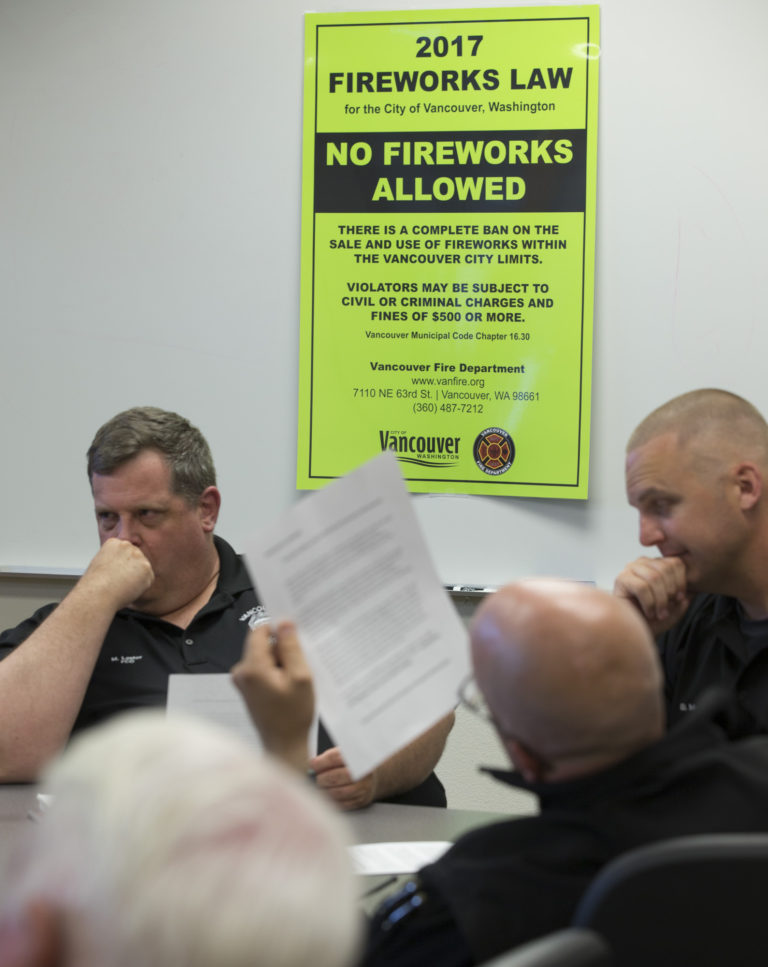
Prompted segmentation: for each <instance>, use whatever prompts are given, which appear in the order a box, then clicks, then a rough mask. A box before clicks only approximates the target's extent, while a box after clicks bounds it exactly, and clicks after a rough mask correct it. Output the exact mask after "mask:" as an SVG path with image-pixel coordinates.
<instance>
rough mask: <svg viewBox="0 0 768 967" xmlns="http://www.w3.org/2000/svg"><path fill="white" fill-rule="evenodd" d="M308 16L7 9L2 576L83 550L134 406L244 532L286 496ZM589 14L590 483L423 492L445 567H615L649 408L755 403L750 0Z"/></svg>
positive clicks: (4, 0)
mask: <svg viewBox="0 0 768 967" xmlns="http://www.w3.org/2000/svg"><path fill="white" fill-rule="evenodd" d="M402 6H403V4H402V3H397V2H386V0H379V2H372V3H369V4H365V3H360V2H349V3H343V4H335V5H334V4H327V3H320V4H319V5H316V6H315V7H314V8H313V9H316V10H351V9H360V10H364V9H382V8H387V9H398V8H401V7H402ZM446 6H460V7H461V6H466V5H465V4H460V3H454V4H446V3H429V2H422V3H419V4H418V7H419V8H424V9H428V8H438V9H439V8H441V7H442V8H444V7H446ZM488 6H491V5H488ZM304 9H305V8H304V7H303V5H301V4H299V3H297V2H296V0H281V2H279V3H267V2H264V0H133V2H126V0H0V131H2V137H0V172H1V173H2V177H1V178H0V325H1V326H2V329H1V330H0V331H1V332H2V377H0V454H2V458H1V459H2V463H1V464H0V468H1V469H0V506H2V527H1V528H0V567H3V568H10V569H29V570H31V571H39V572H42V573H45V572H50V571H55V570H56V569H65V570H66V569H69V570H79V569H82V568H83V567H84V566H85V565H86V564H87V562H88V560H89V559H90V557H91V555H92V554H93V552H94V551H95V549H96V533H95V526H94V524H93V521H92V511H91V505H90V499H89V492H88V486H87V481H86V478H85V458H84V454H85V450H86V448H87V447H88V445H89V443H90V440H91V437H92V435H93V432H94V431H95V429H96V428H97V427H98V426H99V425H100V424H101V423H102V422H103V421H104V420H105V419H107V418H108V417H110V416H112V415H113V414H114V413H116V412H117V411H118V410H121V409H124V408H125V407H128V406H132V405H136V404H155V405H159V406H163V407H167V408H169V409H175V410H178V411H179V412H181V413H183V414H184V415H185V416H188V417H189V418H190V419H192V420H193V422H195V423H196V424H197V425H198V426H200V428H201V429H202V430H203V432H204V433H205V434H206V436H207V437H208V439H209V441H210V443H211V446H212V448H213V451H214V456H215V458H216V463H217V468H218V471H219V483H220V486H221V489H222V491H223V494H224V506H223V511H222V516H221V519H220V525H219V532H220V533H221V534H222V535H223V536H224V537H227V538H228V539H229V540H230V541H231V542H232V543H233V544H235V545H236V546H238V547H242V545H243V544H244V543H245V541H246V539H247V538H248V536H249V535H251V534H253V533H256V532H258V530H259V527H260V524H261V522H262V521H263V520H264V519H265V518H267V517H272V516H273V515H274V514H275V513H277V512H279V511H281V510H283V509H284V508H285V507H287V506H288V505H289V504H290V503H291V502H292V501H294V500H295V499H297V497H298V496H299V495H298V494H297V491H296V489H295V482H294V477H295V460H296V456H295V440H296V416H297V403H296V399H297V379H298V377H297V353H298V306H299V290H298V280H299V261H298V260H299V210H300V199H299V189H300V157H301V143H300V133H301V91H302V71H303V13H304ZM601 32H602V46H603V56H602V61H601V65H600V88H601V93H600V131H599V161H598V222H597V239H598V241H597V258H596V265H597V277H596V311H595V353H594V379H593V421H592V464H591V485H590V498H589V500H588V501H586V502H576V501H560V500H536V499H510V498H501V497H493V498H491V497H488V498H484V497H465V496H456V497H447V496H434V497H431V496H420V497H416V498H414V499H415V501H416V507H417V513H418V515H419V518H420V520H421V522H422V524H423V526H424V529H425V533H426V536H427V540H428V543H429V546H430V548H431V549H432V552H433V555H434V558H435V561H436V564H437V566H438V570H439V572H440V574H441V577H443V579H444V580H445V582H446V583H448V584H480V585H496V584H499V583H502V582H503V581H505V580H507V579H510V578H514V577H519V576H522V575H526V574H544V573H547V574H560V575H563V576H570V577H575V578H580V579H584V580H593V581H596V582H597V583H598V585H600V586H608V585H610V582H611V579H612V577H613V574H614V573H615V571H616V570H618V568H619V567H620V566H621V565H622V564H623V563H624V561H625V560H627V559H629V558H630V557H632V556H634V555H635V554H636V553H637V551H638V545H637V539H636V523H635V519H634V514H633V513H632V512H631V511H630V510H629V508H627V507H626V505H625V500H624V489H623V449H624V442H625V439H626V436H627V434H628V433H629V431H630V430H631V429H632V427H633V426H634V425H635V423H636V422H637V421H638V420H639V419H640V418H641V417H642V416H643V415H644V414H645V412H647V411H648V410H649V409H651V408H652V407H653V406H655V405H657V404H658V403H660V402H662V401H663V400H664V399H666V398H668V397H669V396H672V395H674V394H676V393H678V392H682V391H684V390H688V389H692V388H694V387H697V386H704V385H717V386H721V387H724V388H726V389H731V390H734V391H736V392H740V393H742V394H743V395H745V396H747V397H748V398H749V399H751V400H752V401H753V402H755V403H756V404H757V405H758V406H759V407H760V408H762V409H763V411H764V412H768V381H766V377H765V373H764V370H765V360H766V359H767V358H768V327H767V326H766V320H768V305H767V303H768V286H767V285H766V265H767V263H768V259H767V258H766V244H765V239H764V233H765V230H766V226H768V191H766V185H765V174H764V172H765V158H766V157H768V132H767V131H766V110H765V107H764V98H765V90H766V89H767V88H768V58H767V57H766V54H765V37H766V36H768V4H766V3H765V0H732V2H730V3H728V4H727V5H726V4H723V3H714V2H710V0H646V2H644V3H642V4H641V3H634V4H630V3H627V2H626V0H605V2H604V3H603V4H602V17H601Z"/></svg>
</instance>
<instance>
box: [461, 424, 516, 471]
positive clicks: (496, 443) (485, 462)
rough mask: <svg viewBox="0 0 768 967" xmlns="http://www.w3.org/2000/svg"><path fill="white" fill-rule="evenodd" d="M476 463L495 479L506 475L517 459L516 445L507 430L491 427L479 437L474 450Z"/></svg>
mask: <svg viewBox="0 0 768 967" xmlns="http://www.w3.org/2000/svg"><path fill="white" fill-rule="evenodd" d="M472 455H473V456H474V458H475V463H476V464H477V465H478V467H479V468H480V469H481V470H482V471H483V473H488V474H490V475H491V476H493V477H497V476H498V475H499V474H501V473H506V472H507V470H509V468H510V467H511V466H512V461H513V460H514V459H515V444H514V443H513V442H512V437H511V436H510V435H509V434H508V433H507V431H506V430H502V429H501V427H499V426H489V427H488V429H487V430H483V431H482V433H479V434H478V435H477V438H476V439H475V444H474V446H473V448H472Z"/></svg>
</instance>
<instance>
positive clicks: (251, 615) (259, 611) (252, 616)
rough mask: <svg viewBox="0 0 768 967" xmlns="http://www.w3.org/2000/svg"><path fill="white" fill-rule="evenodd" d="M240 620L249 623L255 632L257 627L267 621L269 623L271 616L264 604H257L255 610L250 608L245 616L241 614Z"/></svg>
mask: <svg viewBox="0 0 768 967" xmlns="http://www.w3.org/2000/svg"><path fill="white" fill-rule="evenodd" d="M238 620H239V621H247V622H248V627H249V628H250V629H251V630H253V629H254V628H255V627H256V625H262V624H264V622H265V621H269V615H268V614H267V611H266V608H265V607H264V605H263V604H257V605H256V607H255V608H249V609H248V610H247V611H246V612H245V613H244V614H241V615H240V617H239V619H238Z"/></svg>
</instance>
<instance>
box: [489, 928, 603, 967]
mask: <svg viewBox="0 0 768 967" xmlns="http://www.w3.org/2000/svg"><path fill="white" fill-rule="evenodd" d="M613 964H614V959H613V957H612V956H611V952H610V950H609V949H608V945H607V944H606V943H605V941H604V940H603V939H602V938H601V937H599V936H598V935H597V934H596V933H594V931H592V930H584V929H579V928H577V927H570V928H568V929H566V930H557V931H555V932H554V933H550V934H547V936H546V937H542V938H541V939H539V940H531V941H530V942H529V943H526V944H522V945H521V946H520V947H515V949H514V950H510V951H509V952H508V953H505V954H501V955H500V956H498V957H495V958H494V959H493V960H490V961H488V962H487V963H486V964H485V965H483V967H611V965H613Z"/></svg>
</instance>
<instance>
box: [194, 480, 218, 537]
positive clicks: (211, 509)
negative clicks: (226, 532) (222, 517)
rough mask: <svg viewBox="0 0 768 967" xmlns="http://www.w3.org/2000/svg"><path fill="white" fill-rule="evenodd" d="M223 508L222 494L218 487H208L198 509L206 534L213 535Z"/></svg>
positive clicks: (201, 497) (203, 493) (201, 495)
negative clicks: (220, 510)
mask: <svg viewBox="0 0 768 967" xmlns="http://www.w3.org/2000/svg"><path fill="white" fill-rule="evenodd" d="M220 507H221V494H220V493H219V490H218V488H217V487H206V488H205V490H204V491H203V492H202V494H200V499H199V501H198V508H199V511H200V522H201V523H202V525H203V530H204V531H205V532H206V533H211V531H213V529H214V527H215V526H216V521H217V520H218V519H219V509H220Z"/></svg>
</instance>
